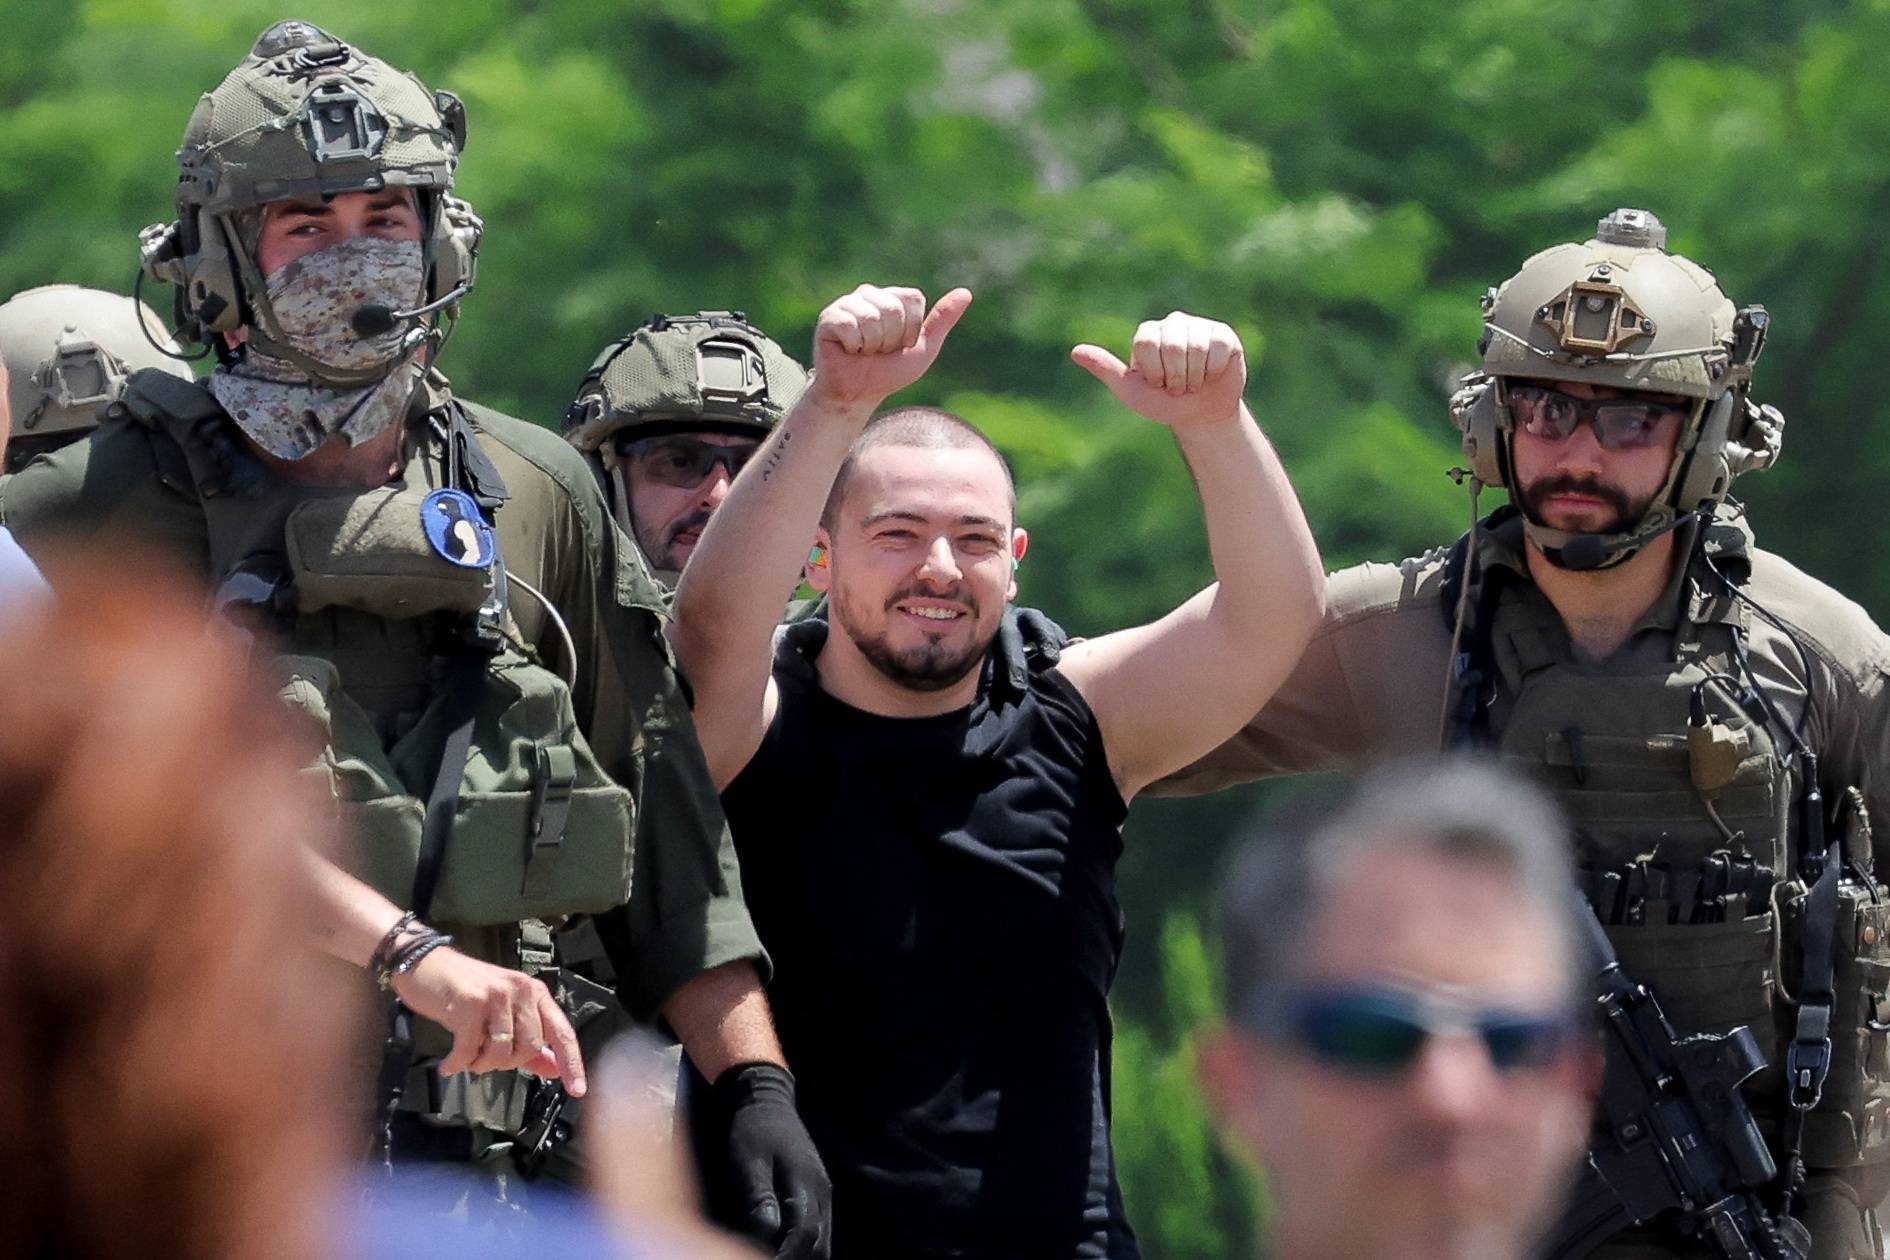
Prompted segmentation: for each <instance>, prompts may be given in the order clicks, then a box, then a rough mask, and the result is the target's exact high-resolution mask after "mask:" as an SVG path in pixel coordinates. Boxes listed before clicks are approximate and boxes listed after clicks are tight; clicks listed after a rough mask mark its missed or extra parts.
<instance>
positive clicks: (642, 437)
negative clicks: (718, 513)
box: [565, 311, 807, 587]
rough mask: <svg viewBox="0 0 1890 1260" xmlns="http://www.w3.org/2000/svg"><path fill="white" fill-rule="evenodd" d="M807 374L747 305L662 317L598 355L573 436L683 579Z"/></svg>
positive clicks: (665, 578)
mask: <svg viewBox="0 0 1890 1260" xmlns="http://www.w3.org/2000/svg"><path fill="white" fill-rule="evenodd" d="M806 384H807V370H806V369H805V368H803V367H802V366H801V365H800V364H799V363H797V362H795V361H794V359H793V358H792V357H791V356H790V355H789V354H788V353H787V352H786V351H785V350H783V349H781V347H780V346H778V345H776V344H775V343H774V341H773V340H772V339H770V338H769V337H768V336H766V335H765V334H764V333H762V331H761V330H760V329H758V328H756V327H755V326H754V325H753V324H750V323H749V322H748V321H747V320H746V319H744V318H743V317H742V315H741V314H740V313H739V312H732V311H700V312H698V313H696V314H694V315H658V316H656V317H655V318H654V319H652V320H650V321H649V323H647V324H645V325H644V326H643V327H641V328H639V329H637V330H636V331H635V332H633V333H631V334H630V335H629V336H628V337H625V338H623V339H622V340H620V341H616V342H613V343H611V344H610V345H609V346H608V347H606V348H605V349H604V352H603V353H602V354H600V355H598V356H597V360H596V362H594V363H592V364H591V368H590V371H588V372H586V373H585V375H584V383H583V385H581V386H580V387H579V389H578V396H577V399H576V400H575V401H574V402H573V403H572V404H571V407H570V409H569V410H568V411H567V412H566V413H565V437H566V438H567V439H568V440H569V441H570V443H571V444H572V445H573V446H575V447H577V448H578V449H579V450H581V451H584V452H585V453H586V454H588V455H589V456H590V457H591V462H592V467H593V469H594V470H595V471H596V472H597V474H598V476H599V477H600V478H601V479H602V480H603V481H604V483H605V493H606V495H607V497H608V498H609V499H610V503H611V508H612V510H613V511H614V512H615V513H616V517H617V523H618V524H619V525H621V526H622V527H623V531H624V533H626V534H628V535H629V536H630V537H632V538H634V539H635V540H636V544H637V546H638V548H640V549H641V550H642V552H643V556H644V558H645V559H646V560H648V561H649V562H650V568H651V569H652V570H653V571H654V572H655V574H656V576H657V578H658V579H659V580H661V581H662V582H663V583H664V584H665V585H666V586H672V587H673V586H674V585H675V584H676V578H677V576H678V575H679V574H680V573H681V572H682V567H683V565H685V564H687V563H688V561H689V557H690V556H691V555H692V554H694V552H695V549H696V541H697V540H698V539H699V538H701V537H702V528H703V526H705V525H707V524H708V522H709V517H710V516H712V515H714V513H715V509H716V508H718V507H720V506H721V505H722V500H723V498H725V497H726V496H727V494H728V488H729V484H730V483H731V482H733V481H734V480H735V475H736V474H737V473H739V472H740V471H741V470H742V468H743V466H744V465H746V464H747V463H748V461H749V460H750V459H751V458H753V457H754V454H755V451H756V450H757V449H758V448H759V447H760V446H761V440H762V439H763V438H765V437H767V436H768V433H769V432H770V431H771V430H772V429H773V428H774V426H775V425H777V424H779V423H780V422H781V417H782V416H784V415H786V414H787V411H788V408H790V407H792V406H793V405H794V400H795V399H797V398H799V397H800V396H801V390H802V389H803V388H804V387H805V386H806Z"/></svg>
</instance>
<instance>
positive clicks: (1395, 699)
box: [1149, 557, 1450, 796]
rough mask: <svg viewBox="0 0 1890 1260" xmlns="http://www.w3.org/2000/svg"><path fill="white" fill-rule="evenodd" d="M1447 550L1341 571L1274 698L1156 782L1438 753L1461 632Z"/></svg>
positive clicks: (1225, 778) (1191, 782) (1168, 792)
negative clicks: (1452, 616)
mask: <svg viewBox="0 0 1890 1260" xmlns="http://www.w3.org/2000/svg"><path fill="white" fill-rule="evenodd" d="M1435 559H1436V558H1435V557H1426V558H1424V559H1421V560H1408V561H1406V562H1404V563H1403V564H1402V565H1396V566H1393V565H1382V564H1366V565H1359V566H1357V567H1355V568H1351V569H1345V570H1341V571H1340V572H1338V573H1335V574H1333V575H1332V576H1331V578H1330V579H1329V587H1328V595H1327V607H1326V621H1325V624H1324V625H1323V626H1322V627H1321V628H1320V630H1319V632H1318V633H1317V634H1316V635H1314V636H1313V641H1312V643H1311V644H1310V645H1308V647H1307V649H1306V654H1305V655H1304V656H1303V657H1301V658H1300V662H1299V664H1298V666H1297V667H1295V669H1294V671H1293V673H1292V675H1291V676H1290V677H1289V678H1288V679H1287V680H1286V682H1285V683H1284V684H1283V685H1282V686H1281V687H1280V689H1279V691H1277V692H1275V693H1274V696H1273V698H1272V699H1271V700H1269V701H1268V702H1267V704H1266V707H1265V708H1263V709H1261V710H1260V712H1258V713H1257V714H1255V715H1254V718H1253V720H1252V721H1251V722H1249V723H1248V724H1247V725H1246V727H1245V728H1244V729H1242V730H1241V731H1240V732H1239V733H1238V734H1236V735H1235V736H1234V737H1233V738H1232V739H1230V740H1228V741H1227V742H1226V743H1225V744H1222V745H1221V746H1220V747H1219V748H1217V749H1215V750H1214V751H1213V752H1211V753H1209V754H1208V755H1207V756H1205V757H1203V758H1202V759H1201V760H1199V761H1197V762H1195V763H1194V764H1193V765H1191V766H1189V767H1187V768H1186V769H1184V770H1180V771H1177V772H1176V773H1174V774H1172V775H1169V776H1168V777H1167V778H1165V779H1163V780H1161V781H1160V782H1158V783H1156V784H1155V785H1153V786H1152V787H1151V788H1150V789H1149V791H1150V792H1152V793H1153V794H1155V795H1157V796H1193V795H1198V794H1200V793H1204V792H1214V791H1218V790H1220V789H1221V788H1224V787H1229V786H1231V785H1233V784H1236V783H1245V782H1248V781H1250V780H1253V779H1260V778H1267V777H1270V776H1273V775H1280V774H1300V773H1305V772H1308V771H1316V770H1347V769H1355V768H1357V767H1360V766H1363V765H1365V764H1368V763H1370V762H1373V761H1377V760H1381V759H1383V758H1387V757H1398V756H1411V755H1416V754H1419V753H1426V752H1435V751H1437V749H1438V747H1439V734H1440V731H1441V729H1442V728H1441V725H1440V721H1441V715H1442V711H1443V701H1444V681H1445V679H1444V669H1445V662H1446V659H1447V657H1448V656H1449V651H1450V632H1449V627H1447V626H1446V625H1445V623H1444V619H1443V613H1442V612H1441V611H1440V607H1439V602H1438V599H1439V596H1438V592H1437V587H1438V584H1439V583H1438V575H1437V564H1436V563H1435Z"/></svg>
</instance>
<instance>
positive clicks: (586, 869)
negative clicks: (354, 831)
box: [390, 652, 636, 924]
mask: <svg viewBox="0 0 1890 1260" xmlns="http://www.w3.org/2000/svg"><path fill="white" fill-rule="evenodd" d="M440 708H441V704H440V701H439V699H436V700H435V702H434V703H433V704H431V705H429V706H428V709H427V712H426V713H425V714H423V715H422V717H421V719H420V722H419V724H418V725H416V726H415V728H414V729H413V730H412V731H411V732H409V733H408V734H407V735H406V736H404V737H403V738H402V739H401V740H400V741H399V742H397V743H396V744H395V745H394V747H393V748H392V749H391V750H390V755H391V760H392V762H393V764H394V766H395V767H396V768H397V769H398V771H399V773H400V775H401V778H402V780H403V781H404V782H406V783H408V784H410V785H412V786H413V788H414V795H415V796H416V797H418V796H421V795H424V793H425V792H426V791H427V788H428V786H429V785H430V782H431V780H430V778H429V776H430V775H431V774H432V772H433V764H434V760H435V758H436V756H437V750H438V748H439V745H440V741H441V740H442V739H444V738H445V734H446V732H445V731H444V730H443V729H441V721H440ZM635 823H636V810H635V803H634V802H633V800H632V799H631V796H630V793H629V792H628V791H626V790H624V789H623V788H621V787H619V786H618V785H617V784H615V783H613V782H612V781H611V779H610V777H609V776H608V775H606V774H605V773H604V771H603V768H602V767H601V766H599V765H598V764H597V759H596V757H595V756H593V755H592V753H591V750H590V746H589V745H588V744H587V743H586V742H585V740H584V736H583V735H582V734H581V733H580V732H579V730H578V727H577V719H576V716H575V714H574V712H573V710H572V707H571V693H570V690H569V689H568V688H567V687H566V686H565V683H564V680H563V679H561V678H559V677H558V676H557V675H556V674H554V673H552V672H551V671H550V670H548V669H545V668H544V667H543V666H541V665H537V664H534V663H533V662H531V661H528V660H526V659H524V658H523V657H521V656H518V655H517V654H515V653H511V652H506V653H503V654H501V655H500V656H498V657H496V658H494V660H493V661H492V664H491V665H490V667H489V668H488V669H487V670H486V672H485V678H484V690H483V694H482V695H481V697H480V701H479V709H478V712H477V714H476V716H475V717H474V719H473V740H472V752H471V755H470V756H468V757H467V759H466V770H465V774H464V775H463V776H462V779H461V783H460V791H459V804H458V808H457V811H456V813H455V816H454V823H453V835H452V839H451V840H450V841H449V842H448V844H447V849H446V860H445V862H444V863H443V865H442V866H441V869H440V880H439V884H438V885H437V887H436V888H435V890H434V894H433V910H432V915H431V917H432V918H433V919H435V920H436V921H438V922H441V923H463V924H491V923H514V922H517V921H518V920H520V919H553V918H557V917H559V916H562V915H568V914H580V913H593V914H595V913H601V912H603V911H606V910H611V909H615V908H616V907H618V906H621V905H623V904H624V903H625V902H627V901H628V900H629V899H630V881H631V857H632V853H633V849H634V845H633V839H634V828H635ZM418 853H419V849H418V845H417V843H416V844H415V847H414V848H413V850H412V851H411V852H410V853H408V854H407V855H406V871H407V878H408V880H409V883H410V884H411V880H412V873H413V869H414V865H415V864H416V863H417V862H418ZM410 891H411V890H410V889H407V890H403V891H402V892H401V894H400V896H398V897H396V898H395V900H396V901H398V902H401V903H402V904H404V903H405V902H406V901H407V900H408V898H409V895H410Z"/></svg>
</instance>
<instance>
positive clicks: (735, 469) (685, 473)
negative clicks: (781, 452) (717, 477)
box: [614, 433, 761, 490]
mask: <svg viewBox="0 0 1890 1260" xmlns="http://www.w3.org/2000/svg"><path fill="white" fill-rule="evenodd" d="M614 445H615V447H616V450H617V454H619V455H621V456H622V457H623V458H624V459H626V460H628V461H629V462H630V464H631V466H632V467H633V468H634V469H635V470H636V471H637V472H640V473H642V474H643V475H644V476H646V477H649V478H651V479H652V480H655V481H660V482H662V483H663V484H664V485H666V486H675V487H677V488H678V489H682V490H689V489H692V488H694V487H696V486H699V485H701V484H702V482H703V479H704V478H706V477H707V476H708V475H709V474H710V473H712V472H714V471H715V466H716V465H717V464H721V465H722V466H723V467H725V468H727V469H728V475H729V477H730V478H731V479H733V478H734V477H735V475H736V474H737V473H739V472H741V470H742V468H743V467H744V466H746V465H747V463H748V461H749V460H751V459H753V458H754V457H755V452H756V451H758V450H760V449H761V443H759V442H705V441H703V440H702V439H701V438H693V437H684V436H682V435H680V434H668V435H666V436H663V437H646V438H636V437H633V436H632V435H631V434H630V433H620V434H619V435H618V437H617V439H616V441H615V443H614Z"/></svg>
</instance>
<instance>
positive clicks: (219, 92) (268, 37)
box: [177, 21, 466, 215]
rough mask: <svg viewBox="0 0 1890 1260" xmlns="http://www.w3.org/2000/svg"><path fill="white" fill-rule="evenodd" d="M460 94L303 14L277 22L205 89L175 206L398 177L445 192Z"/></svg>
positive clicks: (461, 113)
mask: <svg viewBox="0 0 1890 1260" xmlns="http://www.w3.org/2000/svg"><path fill="white" fill-rule="evenodd" d="M465 117H466V116H465V110H464V108H463V107H462V106H461V105H460V103H459V101H458V98H456V97H453V96H451V95H449V94H447V93H435V92H432V91H429V90H428V88H427V86H426V85H425V84H424V83H422V82H421V81H420V80H419V79H418V78H417V77H415V76H414V75H411V74H405V73H402V72H401V71H399V70H396V69H394V67H392V66H390V65H388V64H387V63H386V62H384V61H381V60H379V59H378V58H375V57H370V56H368V55H366V54H365V53H362V52H360V51H358V50H357V49H355V48H353V47H351V46H349V45H348V44H346V43H343V42H342V41H341V40H339V39H337V38H335V37H334V36H333V35H330V34H329V33H328V32H327V31H324V30H322V29H321V28H320V27H318V26H315V25H313V24H311V23H308V22H301V21H286V22H278V23H276V24H275V25H274V26H272V27H270V28H269V29H268V30H266V31H264V32H263V33H262V35H261V37H260V38H258V39H257V41H256V44H255V46H254V47H253V48H251V49H250V51H249V55H248V56H246V57H244V58H243V60H242V61H241V62H240V63H238V65H237V67H236V68H235V69H234V70H232V71H230V73H229V74H228V75H226V76H224V79H223V82H221V83H219V84H218V85H217V86H216V87H215V88H213V89H212V90H210V91H209V92H206V93H205V94H204V95H203V98H202V99H201V100H199V101H198V102H197V109H196V112H194V113H193V114H192V115H191V116H190V122H189V124H188V125H187V126H186V127H185V128H184V142H183V146H182V147H181V148H180V149H179V150H178V152H177V162H178V167H179V169H180V174H179V179H178V186H177V209H178V213H179V214H180V215H182V214H184V213H187V212H189V211H190V210H193V209H202V210H206V211H208V212H209V213H211V214H227V213H229V212H230V211H232V210H244V209H249V208H251V207H254V206H260V205H263V204H265V203H267V202H271V201H281V200H284V199H287V198H316V197H323V196H330V195H333V194H335V193H340V192H358V191H378V190H379V189H382V188H389V187H398V186H405V187H409V188H414V189H426V190H430V191H433V192H445V191H447V190H448V189H450V188H451V187H452V186H453V168H454V167H455V166H456V165H457V164H458V161H459V152H460V149H461V148H462V147H463V146H464V145H465V140H466V122H465Z"/></svg>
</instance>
